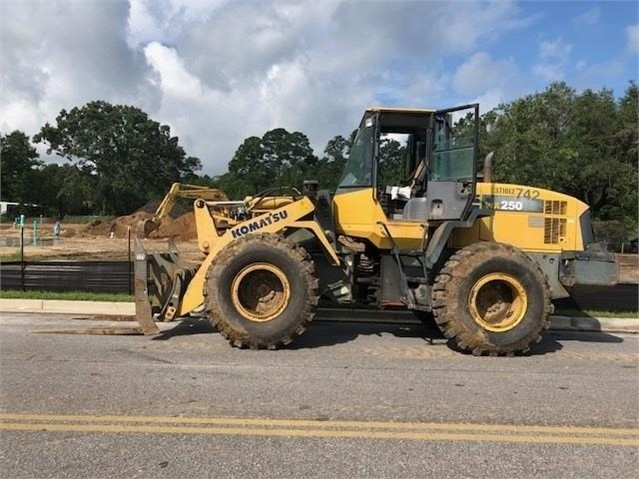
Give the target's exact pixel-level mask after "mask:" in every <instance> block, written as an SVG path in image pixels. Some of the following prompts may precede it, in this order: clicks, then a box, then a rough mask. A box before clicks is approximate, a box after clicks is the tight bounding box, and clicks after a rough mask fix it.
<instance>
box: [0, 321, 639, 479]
mask: <svg viewBox="0 0 639 479" xmlns="http://www.w3.org/2000/svg"><path fill="white" fill-rule="evenodd" d="M79 322H80V321H73V320H71V319H69V317H68V316H66V317H65V316H52V315H48V316H43V317H37V316H35V315H28V314H8V313H4V314H3V315H2V317H1V318H0V367H1V369H0V371H1V376H0V379H1V383H0V385H1V395H0V429H2V432H1V433H0V476H1V477H3V478H32V477H38V478H45V477H51V478H76V477H77V478H87V477H88V478H94V477H95V478H106V477H109V478H120V477H121V478H178V477H179V478H191V477H193V478H200V477H229V478H249V477H250V478H253V477H260V478H262V477H265V478H266V477H274V478H277V477H282V478H291V477H302V478H311V477H339V478H354V477H379V478H398V477H437V478H441V477H456V478H457V477H474V478H478V477H486V478H488V477H490V478H512V477H520V478H525V477H542V478H543V477H549V478H550V477H552V478H563V477H575V478H584V477H598V478H604V477H614V478H619V477H624V478H625V477H636V474H637V473H636V471H637V466H638V450H639V430H638V427H637V426H638V425H639V412H638V408H637V399H638V397H639V383H638V375H637V367H638V363H639V337H637V336H634V335H610V334H605V333H562V332H550V333H548V334H547V335H546V337H545V339H544V340H543V341H542V342H541V343H540V344H539V345H537V346H536V348H535V349H534V350H533V351H532V353H531V354H530V355H527V356H522V357H515V358H488V357H486V358H477V357H473V356H467V355H462V354H460V353H456V352H454V351H452V350H451V349H449V347H448V346H447V345H446V342H445V340H443V339H442V338H441V337H440V336H439V335H438V334H437V333H435V332H429V331H427V330H425V329H424V327H422V326H416V325H388V324H374V325H364V324H357V323H334V322H331V323H326V322H324V323H316V324H313V325H312V326H311V328H309V330H308V331H307V333H306V334H305V335H304V336H303V337H302V338H300V339H299V340H298V341H297V342H295V343H293V347H292V348H290V349H284V350H279V351H244V350H237V349H233V348H231V347H229V346H228V345H227V343H226V342H225V341H224V340H223V338H221V337H220V336H219V335H218V334H215V333H213V332H212V331H211V330H210V328H209V327H208V326H207V325H206V324H204V323H202V322H198V321H193V322H190V323H183V324H181V325H179V326H177V330H176V331H174V334H167V335H165V336H163V337H161V338H159V339H155V340H151V339H149V338H144V337H139V336H87V335H62V334H39V333H33V332H32V331H33V330H35V329H40V330H46V329H59V328H61V327H77V326H78V324H77V323H79ZM86 323H87V322H86V321H84V322H82V324H81V326H86V325H87V324H86ZM90 325H95V326H108V325H110V324H106V323H98V322H91V324H90Z"/></svg>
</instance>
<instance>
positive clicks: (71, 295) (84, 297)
mask: <svg viewBox="0 0 639 479" xmlns="http://www.w3.org/2000/svg"><path fill="white" fill-rule="evenodd" d="M0 298H4V299H61V300H65V301H113V302H133V301H134V300H135V299H134V297H133V295H130V294H126V293H91V292H88V291H60V292H53V291H12V290H3V291H0Z"/></svg>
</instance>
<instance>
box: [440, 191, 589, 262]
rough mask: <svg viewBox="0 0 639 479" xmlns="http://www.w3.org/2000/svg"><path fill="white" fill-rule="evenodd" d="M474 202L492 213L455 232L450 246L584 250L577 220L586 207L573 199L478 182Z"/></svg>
mask: <svg viewBox="0 0 639 479" xmlns="http://www.w3.org/2000/svg"><path fill="white" fill-rule="evenodd" d="M477 199H478V200H479V202H480V204H481V206H482V207H483V208H486V209H491V210H493V211H494V214H493V215H492V216H489V217H485V218H482V219H481V220H480V221H479V222H478V224H477V225H475V226H473V227H472V228H470V229H468V230H465V231H464V230H460V231H456V232H455V233H454V234H453V236H452V239H451V245H452V246H454V247H463V246H466V245H468V244H471V243H474V242H476V241H497V242H500V243H507V244H511V245H513V246H516V247H518V248H520V249H521V250H523V251H526V252H538V253H543V252H561V251H566V250H570V251H581V250H583V249H584V241H583V238H582V233H581V224H580V217H581V216H582V215H583V213H584V212H585V211H587V210H588V207H587V205H585V204H584V203H582V202H581V201H579V200H577V199H576V198H572V197H570V196H567V195H564V194H561V193H556V192H553V191H549V190H544V189H541V188H531V187H525V186H519V185H510V184H496V183H478V184H477Z"/></svg>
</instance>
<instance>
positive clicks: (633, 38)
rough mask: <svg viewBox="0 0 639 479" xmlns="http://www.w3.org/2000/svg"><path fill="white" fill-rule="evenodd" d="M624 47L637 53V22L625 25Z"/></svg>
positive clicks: (638, 32)
mask: <svg viewBox="0 0 639 479" xmlns="http://www.w3.org/2000/svg"><path fill="white" fill-rule="evenodd" d="M626 49H627V50H628V51H629V52H630V53H633V54H635V55H636V54H639V24H636V25H629V26H627V27H626Z"/></svg>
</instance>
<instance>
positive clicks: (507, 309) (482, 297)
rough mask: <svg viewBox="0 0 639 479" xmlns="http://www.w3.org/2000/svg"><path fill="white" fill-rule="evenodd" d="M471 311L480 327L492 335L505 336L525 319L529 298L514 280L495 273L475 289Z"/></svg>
mask: <svg viewBox="0 0 639 479" xmlns="http://www.w3.org/2000/svg"><path fill="white" fill-rule="evenodd" d="M469 307H470V313H471V316H472V317H473V320H474V321H475V322H476V323H477V324H479V325H480V326H481V327H482V328H484V329H486V330H488V331H494V332H500V333H501V332H505V331H510V330H511V329H513V328H514V327H516V326H517V325H518V324H519V323H520V322H521V321H522V320H523V319H524V316H525V315H526V310H527V309H528V295H527V294H526V290H525V289H524V287H523V286H522V284H521V283H520V282H519V281H518V280H517V279H516V278H514V277H513V276H510V275H507V274H502V273H493V274H489V275H486V276H483V277H482V278H481V279H480V280H479V281H477V282H476V283H475V284H474V285H473V287H472V289H471V291H470V298H469Z"/></svg>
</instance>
